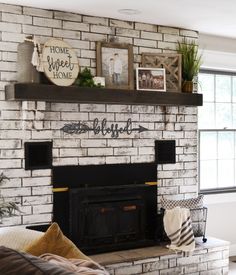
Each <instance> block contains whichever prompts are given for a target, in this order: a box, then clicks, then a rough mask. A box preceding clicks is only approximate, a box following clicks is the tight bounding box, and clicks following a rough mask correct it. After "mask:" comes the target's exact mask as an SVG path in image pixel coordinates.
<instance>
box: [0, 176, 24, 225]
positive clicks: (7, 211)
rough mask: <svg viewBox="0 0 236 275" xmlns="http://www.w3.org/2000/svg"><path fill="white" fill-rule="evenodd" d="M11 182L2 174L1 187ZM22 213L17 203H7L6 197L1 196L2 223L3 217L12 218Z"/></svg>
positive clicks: (0, 216)
mask: <svg viewBox="0 0 236 275" xmlns="http://www.w3.org/2000/svg"><path fill="white" fill-rule="evenodd" d="M6 180H9V179H8V178H7V177H6V176H5V175H4V174H3V173H1V174H0V185H1V184H2V183H3V182H4V181H6ZM16 212H20V209H19V207H18V205H17V203H15V202H7V201H5V199H4V197H3V196H1V195H0V223H1V220H2V218H3V217H10V216H13V215H15V213H16Z"/></svg>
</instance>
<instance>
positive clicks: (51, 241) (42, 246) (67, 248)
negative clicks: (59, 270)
mask: <svg viewBox="0 0 236 275" xmlns="http://www.w3.org/2000/svg"><path fill="white" fill-rule="evenodd" d="M24 251H25V252H26V253H30V254H32V255H34V256H39V255H42V254H44V253H52V254H56V255H59V256H62V257H64V258H67V259H69V258H76V259H85V260H91V259H90V258H89V257H87V256H86V255H84V254H83V252H81V251H80V250H79V249H78V248H77V246H76V245H75V244H74V243H73V242H72V241H71V240H69V239H68V238H67V237H66V236H64V235H63V233H62V231H61V229H60V227H59V226H58V224H57V223H53V224H52V225H51V226H50V227H49V228H48V230H47V231H46V232H45V234H44V235H43V236H42V237H41V238H39V239H38V240H36V241H34V242H33V243H32V244H31V245H29V246H27V247H26V248H25V249H24Z"/></svg>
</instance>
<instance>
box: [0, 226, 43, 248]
mask: <svg viewBox="0 0 236 275" xmlns="http://www.w3.org/2000/svg"><path fill="white" fill-rule="evenodd" d="M43 234H44V232H40V231H36V230H30V229H26V228H23V227H1V228H0V246H1V245H3V246H6V247H9V248H11V249H15V250H23V249H24V248H25V247H26V246H28V245H29V244H30V243H31V242H33V241H35V240H36V239H39V238H40V237H41V236H43Z"/></svg>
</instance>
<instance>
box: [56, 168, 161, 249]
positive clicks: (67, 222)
mask: <svg viewBox="0 0 236 275" xmlns="http://www.w3.org/2000/svg"><path fill="white" fill-rule="evenodd" d="M156 181H157V165H156V163H137V164H107V165H86V166H58V167H53V187H54V209H53V220H54V221H56V222H57V223H58V224H59V225H60V227H61V228H62V230H63V232H64V233H65V234H66V235H67V236H68V237H69V238H70V239H71V240H72V241H73V242H74V243H75V244H76V245H77V246H78V247H79V248H80V249H81V250H82V251H83V252H85V253H87V254H94V253H99V252H105V251H114V250H121V249H129V248H135V247H144V246H150V245H154V244H156V233H157V232H156V230H157V186H156Z"/></svg>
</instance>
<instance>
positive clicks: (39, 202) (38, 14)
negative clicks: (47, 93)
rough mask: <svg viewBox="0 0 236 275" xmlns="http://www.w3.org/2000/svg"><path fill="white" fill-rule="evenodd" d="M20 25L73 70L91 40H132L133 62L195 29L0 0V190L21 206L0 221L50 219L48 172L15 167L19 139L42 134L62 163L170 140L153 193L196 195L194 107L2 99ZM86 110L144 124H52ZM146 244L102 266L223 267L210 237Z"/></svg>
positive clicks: (91, 57) (88, 54) (146, 151)
mask: <svg viewBox="0 0 236 275" xmlns="http://www.w3.org/2000/svg"><path fill="white" fill-rule="evenodd" d="M30 34H33V35H36V36H37V37H38V38H39V39H40V40H41V42H42V43H43V42H45V41H46V40H48V39H49V38H51V37H55V38H63V39H64V40H65V41H66V42H68V43H69V44H70V45H72V47H73V48H74V49H75V51H76V52H77V55H78V59H79V65H80V67H81V69H83V68H84V67H89V68H90V69H91V70H92V73H94V74H95V71H96V58H95V57H96V51H95V45H96V41H112V42H118V43H130V44H132V45H133V51H134V68H136V67H137V66H140V64H141V54H142V53H143V52H153V53H171V52H174V51H175V42H176V41H178V40H180V39H181V38H183V37H187V38H191V39H196V40H197V39H198V33H197V32H195V31H191V30H184V29H179V28H171V27H165V26H156V25H151V24H143V23H138V22H125V21H120V20H115V19H110V18H99V17H91V16H85V15H80V14H73V13H65V12H59V11H51V10H41V9H35V8H29V7H22V6H13V5H5V4H0V172H3V173H4V174H5V175H6V176H7V177H8V178H9V181H6V182H5V183H4V185H3V186H1V189H0V194H1V195H2V196H4V197H5V198H6V199H7V200H15V201H16V202H18V203H19V205H20V209H21V211H22V213H21V215H17V216H14V217H11V218H5V219H4V220H3V224H1V225H0V226H6V225H29V224H43V223H48V222H51V221H52V196H53V195H52V178H51V176H52V171H51V169H43V170H25V159H24V144H25V142H39V141H50V142H52V146H53V149H52V160H53V165H54V166H61V165H63V166H65V165H87V164H93V165H96V164H116V163H141V162H144V163H145V162H153V161H154V157H155V152H154V142H155V140H175V141H176V163H175V164H163V165H159V166H158V171H157V173H158V195H157V197H158V199H157V201H158V202H159V197H161V196H165V197H171V198H175V199H182V198H190V197H195V196H196V195H197V192H198V187H197V107H187V106H171V107H170V106H169V107H166V106H158V105H132V104H128V105H126V104H124V105H115V104H80V103H77V102H71V103H63V102H62V103H58V102H44V101H23V102H20V101H8V100H6V95H5V85H8V84H10V83H12V82H15V81H16V61H17V46H18V44H19V43H20V42H22V41H23V40H24V37H25V36H26V35H30ZM134 92H136V91H134ZM95 118H98V120H99V122H101V121H102V120H103V119H106V120H107V123H108V124H111V123H118V124H119V125H120V126H124V125H125V124H126V122H127V120H128V119H131V120H132V127H133V128H134V127H135V128H136V127H138V126H139V125H141V126H143V127H145V128H147V129H148V131H145V132H142V133H138V132H132V133H131V135H127V134H125V133H122V134H120V135H119V137H118V138H111V136H110V135H106V136H103V135H101V134H99V135H94V133H93V132H92V131H91V132H87V133H84V134H73V135H70V134H66V133H64V132H63V131H62V130H61V128H62V127H63V126H64V124H65V123H73V122H74V123H78V122H79V121H81V122H83V123H86V124H87V125H91V124H92V123H93V120H94V119H95ZM214 246H217V247H218V248H217V247H215V248H214ZM134 253H136V252H134ZM139 253H141V252H139ZM145 253H147V252H145ZM148 253H149V254H148V255H146V256H143V255H141V257H139V256H140V255H138V257H137V255H136V257H133V256H132V255H131V258H132V257H133V258H132V259H133V260H129V259H128V260H127V261H126V262H125V260H124V259H123V258H126V252H124V253H123V254H122V253H121V254H119V255H118V256H117V257H118V258H119V259H118V260H117V259H116V260H114V261H110V262H109V263H108V262H104V265H107V266H108V269H109V270H110V273H111V274H115V275H119V274H120V275H121V274H180V272H184V273H182V274H202V275H203V274H205V275H207V274H208V275H209V274H227V270H228V267H227V265H228V243H221V242H220V243H216V245H215V243H213V244H212V243H210V244H209V247H203V248H198V249H197V251H196V253H195V255H194V256H192V257H191V258H185V257H182V256H181V255H173V254H170V253H169V252H167V254H158V253H159V252H158V253H156V251H155V252H154V250H149V252H148ZM150 253H151V254H150ZM165 253H166V252H165ZM206 253H207V255H208V256H207V257H205V255H206ZM114 255H115V254H114ZM161 255H162V256H161ZM203 256H204V257H203ZM115 257H116V255H115ZM122 257H123V258H122ZM120 258H121V259H120ZM147 258H148V259H147ZM135 259H136V260H135ZM95 260H98V261H99V258H95ZM101 262H102V261H101ZM184 266H185V267H184ZM170 272H172V273H170Z"/></svg>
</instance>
